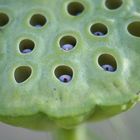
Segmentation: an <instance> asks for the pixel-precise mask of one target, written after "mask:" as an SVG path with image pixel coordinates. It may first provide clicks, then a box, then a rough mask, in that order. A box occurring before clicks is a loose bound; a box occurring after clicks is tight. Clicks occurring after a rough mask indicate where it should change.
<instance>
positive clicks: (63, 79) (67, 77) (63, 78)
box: [59, 75, 71, 83]
mask: <svg viewBox="0 0 140 140" xmlns="http://www.w3.org/2000/svg"><path fill="white" fill-rule="evenodd" d="M59 80H60V81H61V82H64V83H68V82H69V81H71V76H70V75H61V76H60V77H59Z"/></svg>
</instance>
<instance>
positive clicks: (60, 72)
mask: <svg viewBox="0 0 140 140" xmlns="http://www.w3.org/2000/svg"><path fill="white" fill-rule="evenodd" d="M54 73H55V76H56V77H57V79H58V80H59V81H60V82H63V83H69V82H70V81H71V80H72V77H73V71H72V69H71V68H70V67H68V66H64V65H62V66H58V67H57V68H56V69H55V71H54Z"/></svg>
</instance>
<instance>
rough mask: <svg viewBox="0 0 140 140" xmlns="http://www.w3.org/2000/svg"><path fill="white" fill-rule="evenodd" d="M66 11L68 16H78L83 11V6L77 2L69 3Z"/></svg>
mask: <svg viewBox="0 0 140 140" xmlns="http://www.w3.org/2000/svg"><path fill="white" fill-rule="evenodd" d="M67 10H68V13H69V14H70V15H72V16H78V15H80V14H81V13H82V12H83V11H84V6H83V4H81V3H79V2H71V3H69V5H68V7H67Z"/></svg>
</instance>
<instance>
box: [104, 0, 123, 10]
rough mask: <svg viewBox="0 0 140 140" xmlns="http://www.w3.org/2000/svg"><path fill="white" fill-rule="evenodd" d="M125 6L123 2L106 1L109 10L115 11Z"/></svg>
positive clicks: (117, 0) (115, 0)
mask: <svg viewBox="0 0 140 140" xmlns="http://www.w3.org/2000/svg"><path fill="white" fill-rule="evenodd" d="M122 4H123V1H122V0H106V2H105V5H106V7H107V8H108V9H110V10H114V9H117V8H119V7H120V6H121V5H122Z"/></svg>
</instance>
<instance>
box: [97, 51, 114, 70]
mask: <svg viewBox="0 0 140 140" xmlns="http://www.w3.org/2000/svg"><path fill="white" fill-rule="evenodd" d="M98 64H99V65H100V67H101V68H102V69H103V70H105V71H107V72H115V71H116V69H117V62H116V60H115V58H114V57H113V56H112V55H110V54H102V55H100V56H99V58H98Z"/></svg>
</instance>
